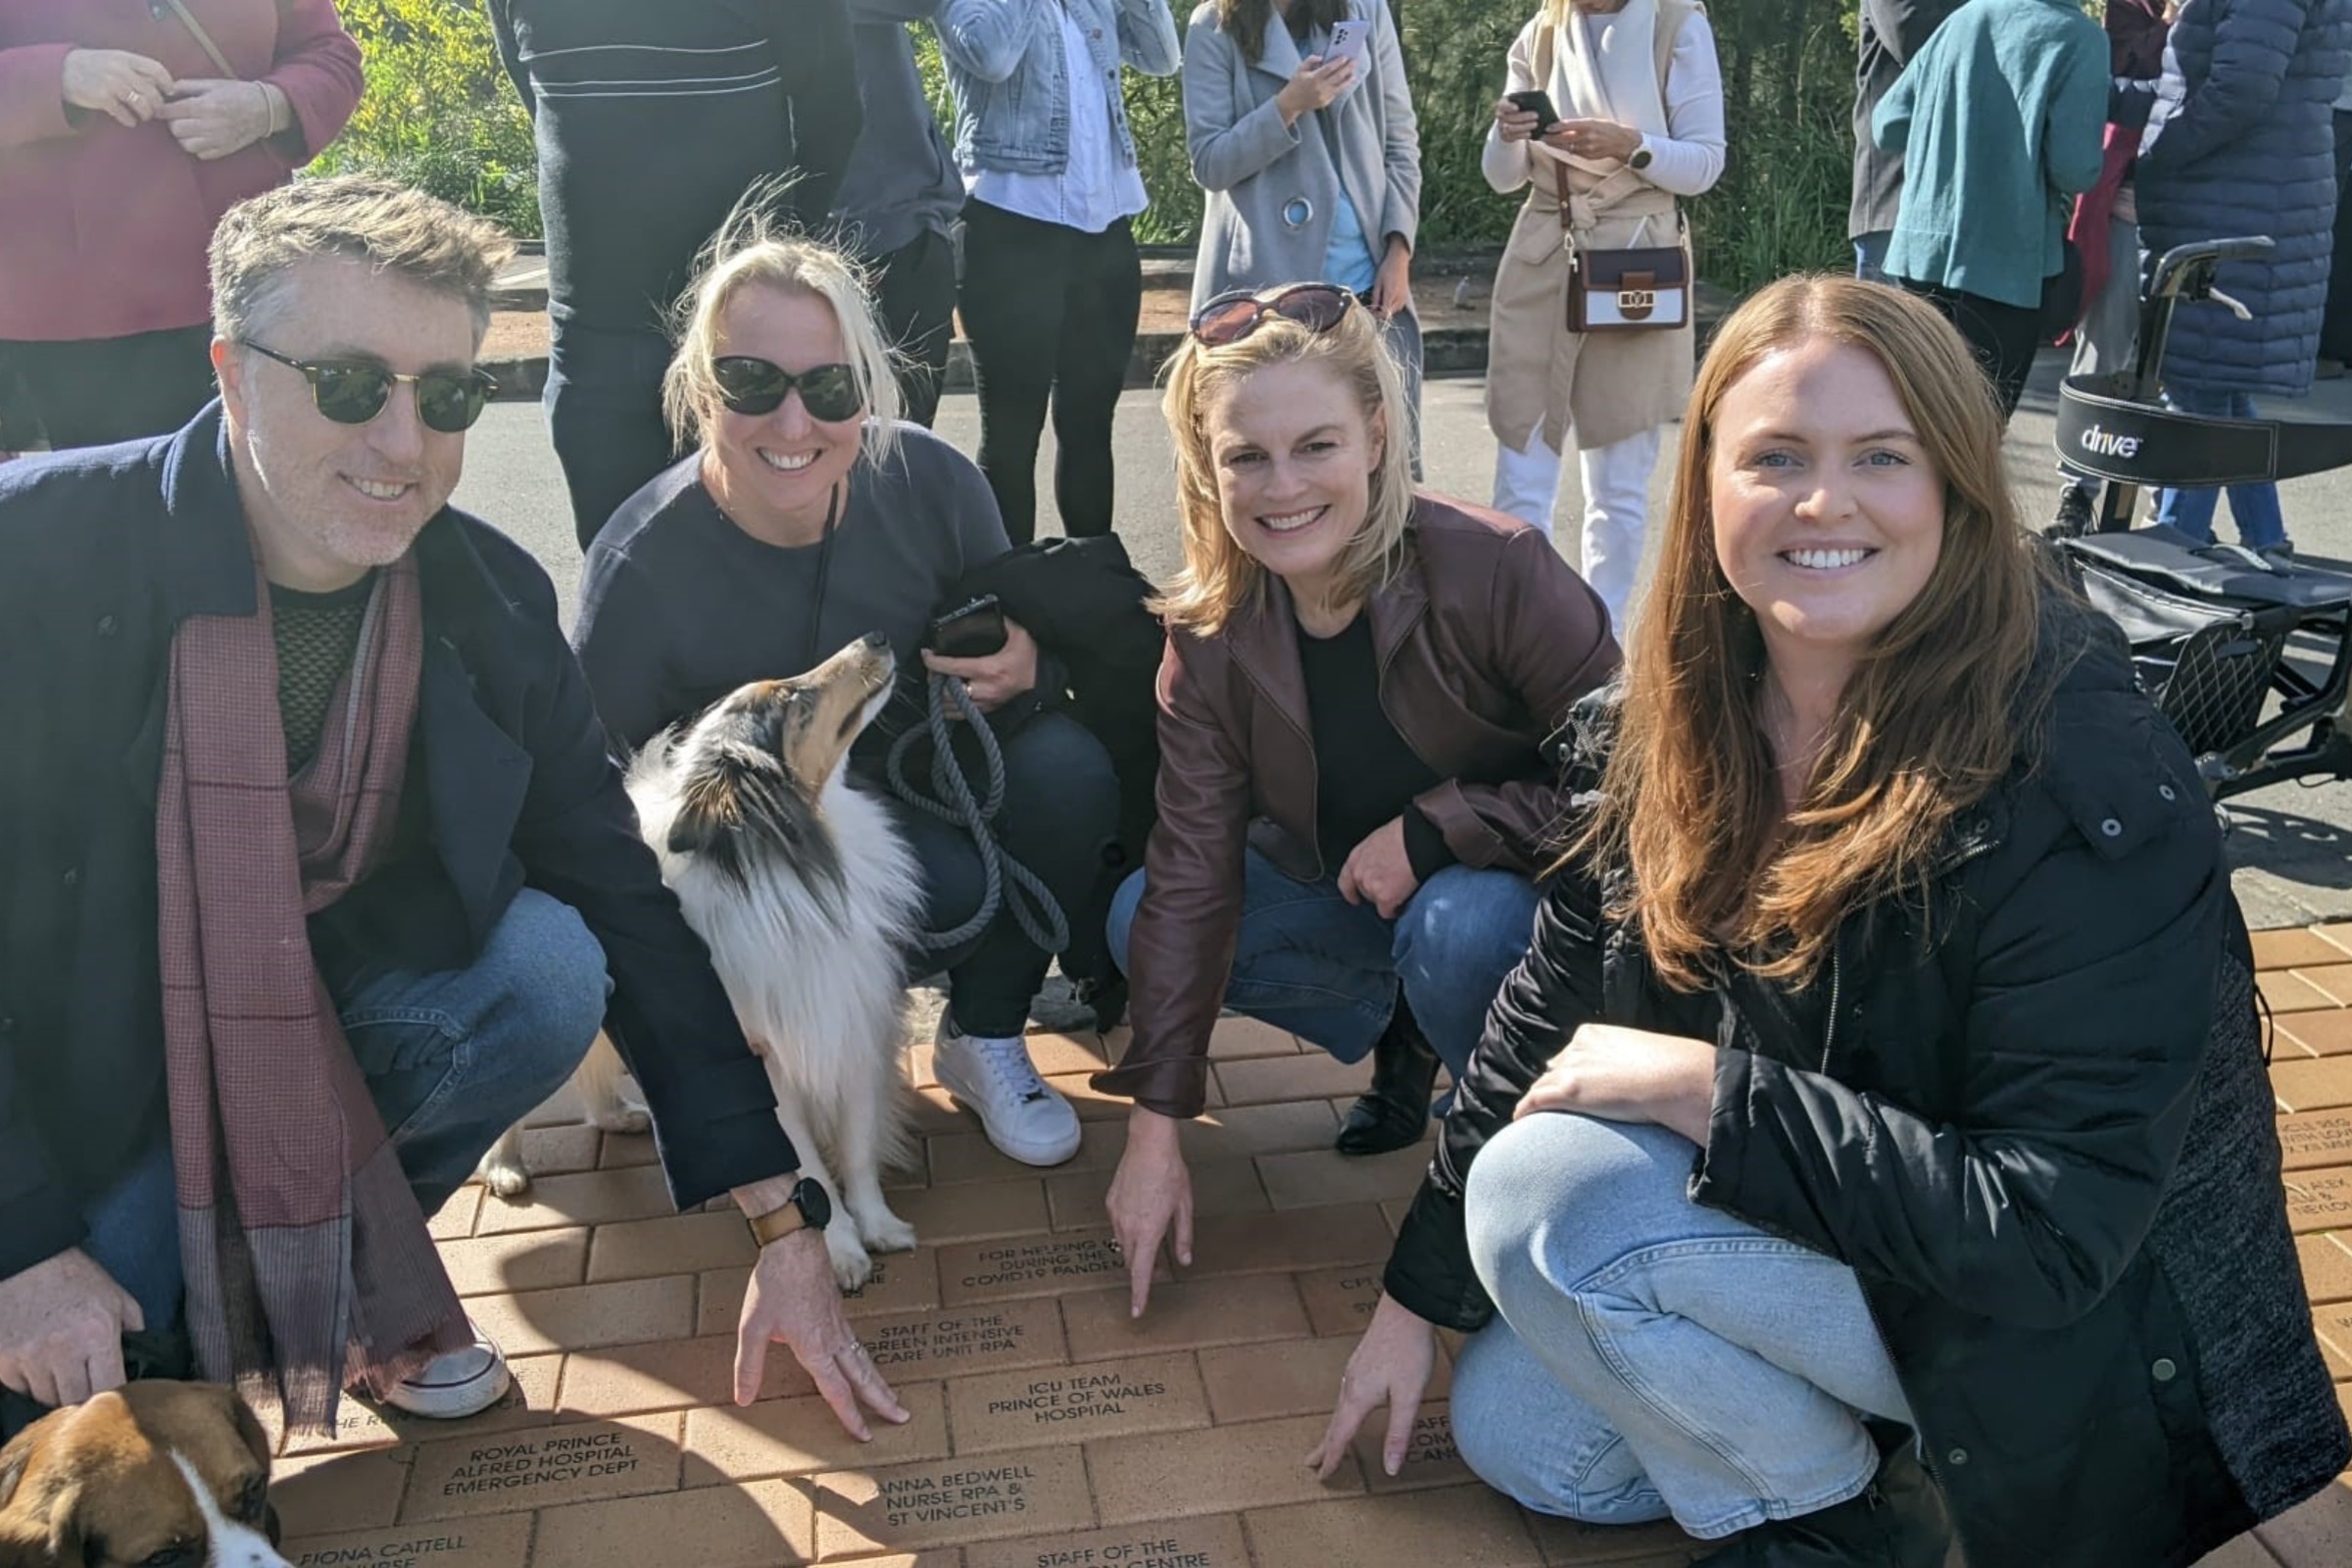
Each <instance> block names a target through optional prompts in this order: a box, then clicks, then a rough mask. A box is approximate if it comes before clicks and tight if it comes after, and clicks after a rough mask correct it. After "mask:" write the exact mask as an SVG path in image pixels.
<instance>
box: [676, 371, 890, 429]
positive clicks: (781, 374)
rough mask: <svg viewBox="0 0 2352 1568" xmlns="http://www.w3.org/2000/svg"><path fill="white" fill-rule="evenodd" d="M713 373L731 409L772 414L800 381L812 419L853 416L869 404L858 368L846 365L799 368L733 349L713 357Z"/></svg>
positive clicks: (722, 399) (803, 402)
mask: <svg viewBox="0 0 2352 1568" xmlns="http://www.w3.org/2000/svg"><path fill="white" fill-rule="evenodd" d="M711 378H712V379H713V380H715V381H716V382H717V383H718V401H719V402H721V403H723V404H725V405H726V406H727V412H728V413H730V414H744V415H750V416H753V417H758V416H760V415H762V414H773V413H775V412H776V410H778V409H780V408H782V407H783V406H784V400H785V398H787V397H789V396H790V395H791V393H792V390H793V388H795V387H798V388H800V392H801V406H802V407H803V408H805V409H807V410H808V411H809V417H810V418H811V419H823V420H825V421H827V422H828V423H830V422H833V421H835V420H840V419H854V418H856V417H858V415H859V414H861V413H863V412H864V410H865V399H864V398H863V397H861V396H859V395H858V372H857V371H855V370H853V369H851V368H849V367H848V366H846V365H814V366H810V367H809V368H808V369H806V370H802V371H799V372H797V373H796V372H794V371H791V370H787V369H786V368H784V367H782V366H781V365H778V364H776V363H774V362H773V361H771V360H761V359H755V358H753V357H752V356H751V355H748V354H730V355H728V356H727V357H726V358H724V359H721V360H714V361H712V362H711Z"/></svg>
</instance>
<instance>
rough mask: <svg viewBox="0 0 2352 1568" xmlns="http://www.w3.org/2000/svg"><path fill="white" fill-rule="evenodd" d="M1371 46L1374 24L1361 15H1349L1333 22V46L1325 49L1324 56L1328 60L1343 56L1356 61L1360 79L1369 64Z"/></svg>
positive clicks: (1356, 71)
mask: <svg viewBox="0 0 2352 1568" xmlns="http://www.w3.org/2000/svg"><path fill="white" fill-rule="evenodd" d="M1371 48H1372V24H1371V23H1369V22H1366V21H1364V20H1363V19H1362V18H1361V17H1348V18H1345V19H1343V20H1342V21H1339V22H1335V23H1333V24H1332V25H1331V47H1330V48H1328V49H1326V50H1324V51H1323V58H1324V59H1325V60H1326V61H1332V60H1339V59H1342V58H1346V59H1348V60H1352V61H1354V62H1355V73H1356V76H1357V77H1358V78H1359V79H1360V78H1361V77H1362V76H1363V73H1364V70H1365V67H1366V66H1367V65H1368V64H1369V62H1368V61H1367V59H1366V58H1365V57H1366V56H1367V55H1368V54H1369V53H1370V52H1371Z"/></svg>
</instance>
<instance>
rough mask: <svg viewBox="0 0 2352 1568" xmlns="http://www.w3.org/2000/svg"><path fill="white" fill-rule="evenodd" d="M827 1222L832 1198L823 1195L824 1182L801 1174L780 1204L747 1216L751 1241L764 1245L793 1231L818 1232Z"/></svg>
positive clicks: (778, 1240)
mask: <svg viewBox="0 0 2352 1568" xmlns="http://www.w3.org/2000/svg"><path fill="white" fill-rule="evenodd" d="M831 1223H833V1200H831V1199H829V1198H827V1197H826V1196H825V1189H824V1185H823V1184H822V1183H821V1182H819V1181H818V1180H817V1179H816V1178H815V1177H813V1176H804V1177H802V1178H801V1179H800V1180H799V1181H797V1182H795V1183H794V1184H793V1188H792V1196H791V1197H789V1198H787V1199H785V1200H784V1202H783V1206H781V1207H779V1208H771V1209H769V1210H768V1211H767V1212H766V1213H764V1214H754V1215H752V1216H751V1227H752V1240H754V1241H756V1242H758V1243H759V1244H760V1246H761V1247H765V1246H766V1245H767V1244H768V1243H770V1242H780V1241H782V1240H783V1239H784V1238H785V1237H787V1236H790V1235H791V1234H792V1233H793V1232H794V1231H797V1230H812V1231H821V1230H823V1229H824V1228H825V1227H826V1226H827V1225H830V1224H831Z"/></svg>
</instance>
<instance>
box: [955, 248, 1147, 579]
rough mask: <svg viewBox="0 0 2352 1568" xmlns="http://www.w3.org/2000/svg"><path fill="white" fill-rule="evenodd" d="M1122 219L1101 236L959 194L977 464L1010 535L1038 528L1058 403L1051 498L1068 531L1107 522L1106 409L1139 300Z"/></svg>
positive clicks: (1092, 530) (1084, 532) (1120, 377)
mask: <svg viewBox="0 0 2352 1568" xmlns="http://www.w3.org/2000/svg"><path fill="white" fill-rule="evenodd" d="M1143 290H1144V278H1143V264H1142V263H1141V261H1139V260H1138V258H1137V256H1136V251H1135V231H1134V230H1133V229H1132V228H1131V227H1130V226H1129V224H1128V222H1127V220H1125V219H1123V218H1122V219H1120V220H1119V221H1117V222H1115V223H1113V224H1111V225H1110V227H1108V228H1106V229H1104V230H1103V232H1102V233H1100V234H1087V233H1082V232H1080V231H1079V230H1077V229H1074V228H1066V227H1064V226H1062V225H1061V224H1059V223H1047V222H1041V221H1038V220H1036V219H1034V218H1022V217H1020V216H1018V215H1017V214H1013V213H1008V212H1005V210H1004V209H1003V208H1001V207H991V206H989V205H987V204H986V203H985V202H966V203H965V204H964V208H963V291H962V296H961V304H962V307H963V329H964V331H965V333H966V334H968V335H969V337H970V338H971V342H972V370H973V374H974V376H975V377H976V378H977V379H978V381H979V383H980V471H981V472H983V473H985V474H987V475H988V485H989V488H990V489H991V490H994V491H995V492H996V495H997V508H998V510H999V511H1001V512H1002V513H1004V515H1005V532H1006V533H1008V534H1010V535H1011V536H1012V542H1013V543H1014V544H1016V545H1018V544H1027V543H1028V542H1029V541H1030V540H1031V539H1033V538H1035V537H1036V536H1037V444H1038V440H1039V438H1040V437H1041V436H1042V435H1043V434H1044V433H1045V428H1046V403H1047V400H1048V398H1049V397H1051V398H1052V400H1053V405H1054V446H1055V449H1056V450H1055V456H1054V505H1055V506H1056V507H1058V508H1059V509H1060V512H1061V526H1062V530H1063V531H1064V532H1065V533H1067V534H1069V535H1070V536H1071V537H1072V538H1083V537H1086V536H1088V535H1090V534H1101V533H1108V532H1110V521H1111V456H1110V428H1111V418H1112V417H1113V416H1114V415H1115V414H1116V413H1117V412H1118V406H1119V392H1120V390H1121V389H1122V388H1124V387H1125V386H1126V384H1127V362H1128V359H1129V358H1130V356H1132V355H1133V353H1134V352H1135V325H1136V319H1137V317H1138V316H1139V314H1140V313H1141V312H1142V310H1143V302H1144V292H1143Z"/></svg>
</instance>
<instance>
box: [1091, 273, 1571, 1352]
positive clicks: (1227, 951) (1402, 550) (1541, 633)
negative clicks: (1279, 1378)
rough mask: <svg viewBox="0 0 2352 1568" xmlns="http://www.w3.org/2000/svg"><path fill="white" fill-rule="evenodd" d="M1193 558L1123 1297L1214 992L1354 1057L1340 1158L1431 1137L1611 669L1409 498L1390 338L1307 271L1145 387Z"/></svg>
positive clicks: (1493, 551) (1165, 1192)
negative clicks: (1562, 736)
mask: <svg viewBox="0 0 2352 1568" xmlns="http://www.w3.org/2000/svg"><path fill="white" fill-rule="evenodd" d="M1165 407H1166V413H1167V417H1168V423H1169V426H1170V428H1171V431H1172V434H1173V436H1174V445H1175V448H1176V454H1177V482H1178V488H1179V500H1180V505H1181V510H1182V515H1183V519H1184V553H1185V567H1184V570H1183V572H1182V573H1181V574H1180V575H1179V577H1178V578H1177V581H1176V584H1175V586H1174V588H1173V589H1172V590H1171V592H1170V593H1169V595H1168V597H1167V599H1166V601H1165V603H1164V604H1163V605H1162V607H1161V608H1162V609H1163V611H1164V612H1165V613H1166V616H1167V620H1168V625H1169V641H1168V652H1167V656H1166V659H1165V661H1164V662H1163V663H1162V664H1161V666H1160V675H1159V705H1160V714H1159V737H1160V746H1161V752H1162V760H1161V764H1160V774H1159V823H1158V826H1157V828H1156V829H1155V830H1154V832H1153V833H1152V842H1151V848H1150V850H1149V852H1148V854H1147V856H1146V859H1145V869H1144V870H1143V871H1142V872H1141V873H1139V874H1138V875H1137V876H1135V877H1132V878H1130V879H1129V881H1128V884H1127V886H1126V887H1124V888H1122V889H1121V890H1120V895H1119V898H1118V900H1117V902H1116V904H1115V906H1114V907H1113V910H1112V913H1111V920H1110V942H1111V950H1112V952H1113V953H1114V954H1115V955H1117V956H1118V957H1119V960H1120V963H1121V964H1122V966H1123V967H1124V968H1125V969H1126V971H1127V974H1128V977H1129V979H1130V981H1131V982H1132V985H1133V1003H1132V1009H1133V1010H1132V1014H1131V1016H1132V1020H1133V1025H1134V1040H1133V1043H1132V1044H1131V1045H1130V1047H1129V1048H1128V1051H1127V1053H1126V1055H1125V1058H1124V1059H1123V1060H1122V1061H1121V1062H1120V1063H1119V1065H1118V1066H1116V1067H1114V1068H1112V1069H1111V1070H1110V1071H1108V1072H1105V1073H1103V1074H1101V1075H1099V1076H1098V1078H1097V1079H1096V1084H1097V1086H1098V1087H1099V1088H1101V1089H1103V1090H1104V1091H1106V1092H1108V1093H1113V1094H1120V1095H1126V1096H1129V1097H1130V1098H1132V1099H1133V1100H1134V1101H1135V1110H1134V1112H1133V1114H1132V1115H1131V1117H1130V1120H1129V1123H1128V1141H1127V1150H1126V1152H1125V1154H1124V1155H1123V1156H1122V1158H1121V1159H1120V1162H1119V1170H1118V1175H1117V1177H1116V1179H1115V1180H1114V1181H1113V1182H1112V1184H1111V1189H1110V1195H1109V1208H1110V1215H1111V1224H1112V1228H1113V1232H1114V1236H1115V1239H1116V1242H1117V1245H1118V1246H1119V1247H1120V1248H1121V1249H1122V1250H1124V1253H1125V1256H1126V1258H1127V1260H1128V1268H1129V1272H1130V1276H1131V1280H1132V1288H1133V1307H1134V1310H1135V1311H1137V1312H1139V1313H1140V1312H1141V1311H1142V1310H1143V1307H1144V1304H1145V1301H1146V1299H1147V1297H1148V1296H1149V1293H1150V1289H1151V1279H1152V1265H1153V1261H1154V1258H1155V1255H1156V1254H1157V1252H1158V1250H1159V1246H1160V1243H1161V1242H1162V1241H1163V1240H1167V1239H1171V1238H1172V1240H1173V1243H1174V1250H1175V1253H1176V1255H1177V1257H1178V1259H1179V1260H1180V1261H1185V1262H1189V1261H1190V1260H1191V1252H1192V1201H1191V1183H1190V1178H1189V1176H1188V1175H1187V1172H1186V1170H1185V1165H1184V1158H1183V1155H1182V1153H1181V1152H1179V1150H1178V1147H1177V1142H1176V1130H1177V1126H1178V1123H1179V1122H1181V1121H1183V1120H1184V1119H1186V1118H1189V1117H1192V1116H1196V1115H1198V1114H1199V1113H1200V1112H1201V1104H1202V1098H1203V1085H1204V1082H1205V1080H1206V1078H1207V1071H1208V1042H1209V1031H1210V1030H1211V1028H1212V1027H1213V1026H1214V1025H1215V1023H1216V1019H1217V1013H1218V1010H1219V1005H1220V1003H1222V1004H1223V1005H1227V1006H1231V1007H1234V1008H1236V1009H1238V1010H1240V1011H1243V1012H1247V1013H1249V1014H1250V1015H1252V1016H1254V1017H1258V1018H1263V1019H1265V1020H1267V1021H1268V1022H1271V1023H1273V1024H1275V1025H1277V1026H1279V1027H1281V1028H1285V1029H1290V1030H1294V1031H1296V1032H1297V1033H1298V1034H1299V1035H1300V1036H1301V1037H1302V1038H1304V1039H1306V1040H1308V1041H1310V1042H1312V1043H1313V1044H1315V1045H1318V1046H1320V1047H1322V1048H1323V1049H1324V1050H1326V1051H1329V1052H1330V1053H1331V1054H1333V1055H1334V1056H1337V1057H1338V1058H1340V1059H1341V1060H1342V1061H1355V1060H1358V1059H1360V1058H1361V1057H1362V1056H1364V1055H1365V1054H1367V1053H1369V1054H1372V1056H1373V1058H1374V1074H1373V1083H1372V1089H1371V1092H1370V1093H1368V1094H1367V1095H1365V1096H1364V1098H1363V1099H1362V1100H1360V1101H1358V1102H1357V1103H1356V1106H1355V1108H1354V1109H1353V1110H1352V1111H1351V1112H1350V1113H1349V1114H1348V1118H1347V1122H1346V1124H1345V1126H1344V1127H1343V1129H1342V1131H1341V1133H1340V1138H1339V1147H1340V1150H1341V1152H1344V1153H1373V1152H1380V1151H1383V1150H1389V1149H1397V1148H1401V1147H1403V1146H1405V1145H1408V1144H1410V1143H1412V1142H1413V1141H1414V1140H1415V1139H1417V1138H1419V1137H1420V1136H1421V1133H1422V1130H1423V1128H1424V1127H1425V1126H1426V1124H1427V1120H1428V1115H1429V1102H1430V1093H1431V1090H1432V1088H1433V1087H1434V1084H1435V1080H1436V1075H1437V1068H1438V1063H1439V1061H1440V1060H1443V1061H1445V1062H1446V1064H1447V1065H1448V1066H1449V1067H1450V1068H1451V1069H1452V1070H1453V1072H1454V1073H1455V1075H1456V1076H1457V1077H1458V1076H1459V1074H1460V1072H1461V1070H1462V1068H1463V1065H1464V1064H1465V1063H1466V1062H1467V1060H1468V1059H1469V1054H1470V1049H1471V1047H1472V1046H1473V1045H1474V1044H1476V1042H1477V1039H1478V1031H1479V1025H1480V1022H1481V1020H1482V1019H1483V1018H1484V1017H1485V1015H1486V1010H1487V1006H1488V1004H1489V1003H1491V1002H1492V1001H1493V1000H1494V996H1495V988H1496V987H1497V986H1498V985H1499V984H1500V983H1501V981H1502V977H1503V976H1504V975H1505V974H1506V973H1508V972H1509V970H1510V969H1511V967H1512V966H1513V965H1514V964H1515V963H1516V962H1517V961H1518V959H1519V956H1520V955H1521V954H1523V953H1524V952H1525V951H1526V948H1527V938H1528V931H1529V927H1530V923H1531V920H1532V917H1533V915H1534V911H1535V907H1536V901H1537V893H1536V891H1535V888H1534V886H1533V884H1532V882H1531V881H1530V878H1531V877H1532V876H1533V874H1534V872H1535V870H1536V868H1537V866H1538V864H1539V863H1540V862H1541V861H1542V859H1543V850H1542V847H1541V841H1542V840H1543V838H1544V835H1545V834H1546V832H1547V831H1548V830H1549V828H1550V827H1551V825H1552V821H1553V819H1554V817H1555V816H1556V815H1557V812H1558V797H1557V793H1556V790H1555V788H1554V782H1553V781H1554V777H1555V769H1554V767H1553V766H1552V764H1551V762H1550V761H1549V760H1547V759H1546V757H1545V756H1544V751H1543V747H1544V741H1545V739H1546V738H1547V737H1548V736H1549V735H1550V734H1551V733H1552V732H1553V731H1554V730H1555V729H1556V728H1557V727H1558V726H1559V724H1560V722H1561V720H1562V719H1563V718H1564V717H1566V715H1567V711H1568V709H1569V708H1570V706H1571V705H1572V704H1574V703H1575V701H1576V700H1577V698H1579V697H1581V696H1583V695H1584V694H1585V693H1586V692H1589V691H1591V690H1593V688H1594V687H1596V686H1598V685H1600V684H1601V683H1602V682H1604V681H1606V680H1607V679H1608V678H1609V677H1610V676H1611V675H1612V674H1614V673H1615V670H1616V667H1617V645H1616V643H1615V642H1614V641H1613V640H1612V639H1611V637H1610V635H1609V629H1608V617H1607V614H1606V613H1605V611H1603V609H1602V608H1601V605H1600V603H1599V600H1598V599H1597V598H1596V597H1595V596H1594V595H1593V591H1592V590H1591V589H1590V588H1588V587H1586V586H1585V584H1584V582H1583V581H1582V580H1580V579H1579V578H1578V577H1577V575H1576V573H1575V572H1574V571H1572V570H1570V569H1569V567H1568V565H1567V564H1566V563H1564V562H1563V561H1561V560H1560V558H1559V556H1558V555H1557V554H1556V553H1554V551H1553V550H1552V548H1551V543H1550V541H1549V540H1548V539H1547V538H1545V537H1544V535H1543V534H1541V533H1538V532H1536V531H1534V530H1532V529H1530V528H1527V527H1525V526H1524V525H1522V524H1519V523H1517V522H1514V521H1512V520H1510V519H1509V518H1506V517H1502V516H1500V515H1496V514H1494V513H1488V512H1483V511H1481V512H1474V511H1470V510H1467V509H1464V508H1462V507H1459V506H1456V505H1453V504H1451V503H1447V502H1442V501H1438V500H1435V499H1433V498H1431V497H1428V496H1416V495H1415V494H1414V493H1413V491H1412V487H1411V479H1410V475H1409V468H1408V458H1407V452H1406V446H1407V442H1406V439H1405V436H1406V432H1407V429H1408V425H1407V422H1406V414H1405V404H1404V401H1403V393H1402V387H1401V383H1400V379H1399V376H1398V372H1397V367H1396V365H1395V362H1394V361H1392V360H1391V359H1390V358H1389V356H1388V355H1387V354H1386V353H1385V352H1384V351H1383V349H1382V346H1381V335H1380V323H1379V322H1378V321H1377V320H1376V319H1373V318H1372V317H1371V316H1370V314H1369V313H1367V312H1366V311H1365V310H1363V309H1362V307H1361V306H1360V305H1359V304H1358V303H1357V302H1356V301H1355V299H1354V298H1353V297H1352V296H1351V295H1349V294H1348V292H1347V291H1346V290H1344V289H1341V288H1339V287H1337V286H1336V285H1332V284H1325V283H1302V284H1296V285H1293V286H1291V287H1289V288H1286V289H1281V290H1277V291H1269V292H1268V293H1266V294H1264V295H1252V294H1249V293H1241V294H1236V295H1228V296H1224V297H1222V298H1220V299H1217V300H1212V301H1210V302H1209V303H1208V304H1207V305H1206V306H1204V307H1202V308H1201V312H1200V314H1199V315H1198V316H1197V317H1196V318H1195V319H1194V326H1193V332H1192V335H1191V336H1190V337H1189V338H1188V340H1187V341H1186V343H1185V344H1184V346H1183V347H1182V348H1181V349H1179V350H1178V352H1177V356H1176V359H1175V361H1174V364H1173V367H1172V369H1171V373H1170V379H1169V383H1168V392H1167V399H1166V405H1165Z"/></svg>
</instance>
